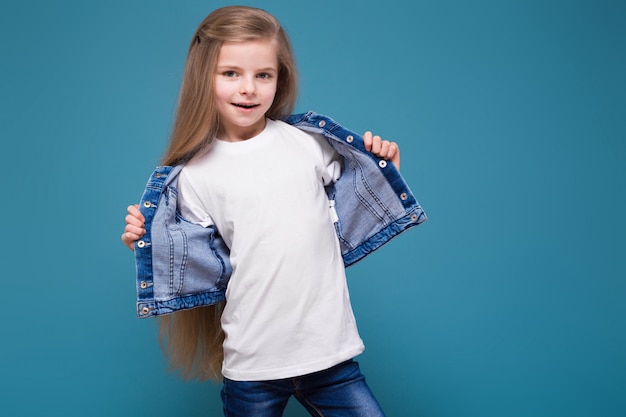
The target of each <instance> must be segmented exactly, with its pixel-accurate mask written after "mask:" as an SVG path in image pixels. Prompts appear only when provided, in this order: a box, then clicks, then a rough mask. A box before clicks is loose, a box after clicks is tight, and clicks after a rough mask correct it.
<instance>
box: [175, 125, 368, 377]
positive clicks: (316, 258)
mask: <svg viewBox="0 0 626 417" xmlns="http://www.w3.org/2000/svg"><path fill="white" fill-rule="evenodd" d="M339 160H340V157H339V156H338V154H337V153H336V151H335V150H334V149H333V148H332V147H331V146H330V145H329V144H328V143H327V142H326V140H325V139H324V138H323V137H322V136H319V135H312V134H308V133H305V132H303V131H301V130H299V129H297V128H295V127H293V126H290V125H288V124H286V123H284V122H280V121H271V120H268V121H267V125H266V128H265V130H264V131H263V132H262V133H261V134H259V135H258V136H255V137H253V138H250V139H248V140H245V141H242V142H224V141H220V140H215V141H214V142H213V144H212V145H211V147H210V149H209V150H208V151H207V152H206V153H205V154H202V155H201V156H199V157H197V158H194V159H193V160H192V161H190V162H189V163H188V164H187V165H186V166H185V167H184V168H183V170H182V171H181V174H180V178H179V182H178V186H179V194H180V195H179V201H180V203H179V204H180V211H181V214H182V215H183V217H185V218H186V219H188V220H190V221H192V222H196V223H199V224H202V225H204V226H208V225H210V224H215V226H216V227H217V229H218V231H219V232H220V233H221V235H222V237H223V238H224V241H225V242H226V244H227V245H228V246H229V247H230V250H231V253H230V260H231V263H232V266H233V274H232V276H231V278H230V281H229V284H228V288H227V291H226V300H227V302H226V307H225V310H224V313H223V315H222V328H223V329H224V332H225V334H226V340H225V341H224V364H223V370H222V372H223V374H224V376H225V377H227V378H229V379H233V380H239V381H259V380H270V379H280V378H288V377H293V376H299V375H305V374H308V373H312V372H317V371H320V370H323V369H327V368H329V367H331V366H334V365H336V364H338V363H340V362H343V361H345V360H348V359H351V358H353V357H354V356H356V355H358V354H360V353H361V352H363V349H364V347H363V342H362V341H361V338H360V337H359V334H358V331H357V327H356V322H355V319H354V315H353V312H352V307H351V305H350V298H349V295H348V288H347V284H346V277H345V269H344V266H343V261H342V258H341V253H340V249H339V242H338V240H337V236H336V234H335V230H334V225H333V222H332V220H331V214H330V211H329V203H328V198H327V196H326V193H325V192H324V185H325V184H329V183H330V182H332V181H334V180H336V179H337V178H338V176H339V173H340V163H339Z"/></svg>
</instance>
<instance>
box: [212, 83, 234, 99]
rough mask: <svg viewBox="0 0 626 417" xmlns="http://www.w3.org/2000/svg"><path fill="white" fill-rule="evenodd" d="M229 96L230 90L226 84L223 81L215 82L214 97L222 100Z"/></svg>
mask: <svg viewBox="0 0 626 417" xmlns="http://www.w3.org/2000/svg"><path fill="white" fill-rule="evenodd" d="M230 96H231V91H230V89H229V88H228V85H227V84H224V83H219V82H216V83H215V98H216V99H218V100H224V99H227V98H229V97H230Z"/></svg>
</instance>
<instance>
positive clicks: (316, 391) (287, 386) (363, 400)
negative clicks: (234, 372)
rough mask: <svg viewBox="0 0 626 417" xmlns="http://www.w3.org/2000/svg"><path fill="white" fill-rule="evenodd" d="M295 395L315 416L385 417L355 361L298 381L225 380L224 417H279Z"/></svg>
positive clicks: (297, 379)
mask: <svg viewBox="0 0 626 417" xmlns="http://www.w3.org/2000/svg"><path fill="white" fill-rule="evenodd" d="M292 395H293V396H294V397H295V398H296V399H297V400H298V401H299V402H300V403H301V404H302V405H303V406H304V408H306V410H307V411H308V412H309V414H311V415H312V416H317V417H320V416H324V417H331V416H332V417H349V416H351V417H383V416H384V414H383V411H382V410H381V408H380V406H379V405H378V402H377V401H376V399H375V398H374V395H373V394H372V392H371V390H370V388H369V387H368V385H367V383H366V382H365V377H364V376H363V374H361V370H360V369H359V365H358V363H357V362H355V361H353V360H349V361H346V362H343V363H340V364H338V365H336V366H333V367H332V368H329V369H326V370H324V371H320V372H315V373H312V374H308V375H303V376H299V377H295V378H285V379H278V380H273V381H254V382H248V381H231V380H229V379H225V380H224V386H223V388H222V402H223V404H224V416H226V417H248V416H255V417H280V416H282V415H283V411H284V409H285V406H286V405H287V401H288V400H289V398H290V397H291V396H292Z"/></svg>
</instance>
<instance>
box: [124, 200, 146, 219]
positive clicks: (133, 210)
mask: <svg viewBox="0 0 626 417" xmlns="http://www.w3.org/2000/svg"><path fill="white" fill-rule="evenodd" d="M127 211H128V214H130V215H131V216H133V217H135V218H137V219H138V220H139V221H140V222H141V223H144V222H145V221H146V219H145V218H144V217H143V214H141V211H139V204H134V205H132V206H128V208H127Z"/></svg>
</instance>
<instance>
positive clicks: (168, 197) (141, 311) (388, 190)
mask: <svg viewBox="0 0 626 417" xmlns="http://www.w3.org/2000/svg"><path fill="white" fill-rule="evenodd" d="M285 122H287V123H289V124H291V125H293V126H295V127H297V128H299V129H302V130H304V131H308V132H311V133H320V134H322V135H324V136H325V137H326V138H327V139H328V141H329V143H330V144H331V145H332V146H333V147H334V148H335V149H336V150H337V152H338V153H339V154H341V155H342V157H343V170H342V174H341V177H340V178H339V179H338V180H337V182H336V183H334V184H332V185H330V186H328V187H327V188H326V192H327V194H328V198H329V204H330V209H331V210H334V212H335V214H336V223H335V230H336V232H337V236H338V238H339V242H340V247H341V253H342V256H343V261H344V264H345V266H346V267H348V266H350V265H352V264H354V263H355V262H357V261H359V260H361V259H363V258H364V257H365V256H367V255H368V254H369V253H371V252H373V251H374V250H376V249H378V248H380V247H381V246H382V245H384V244H385V243H387V242H388V241H390V240H391V239H392V238H393V237H395V236H397V235H398V234H400V233H402V232H404V231H405V230H407V229H409V228H411V227H413V226H417V225H419V224H421V223H422V222H424V221H425V220H426V215H425V214H424V211H423V210H422V208H421V206H420V205H419V203H418V202H417V200H416V199H415V197H414V195H413V193H412V191H411V190H410V188H409V186H408V184H407V183H406V182H405V180H404V178H403V177H402V176H401V175H400V173H399V172H398V170H397V169H396V168H395V166H394V165H393V164H392V163H387V161H385V160H384V159H380V158H378V157H376V156H375V155H373V154H372V153H370V152H368V151H366V150H365V147H364V143H363V138H362V137H361V136H360V135H359V134H357V133H355V132H352V131H350V130H348V129H346V128H344V127H343V126H341V125H340V124H338V123H337V122H335V121H334V120H332V119H331V118H329V117H326V116H323V115H320V114H316V113H313V112H309V113H303V114H298V115H292V116H290V117H288V118H286V119H285ZM181 169H182V166H176V167H171V166H160V167H156V169H155V170H154V172H153V173H152V175H151V176H150V179H149V180H148V183H147V184H146V188H145V190H144V193H143V196H142V198H141V201H140V210H141V212H142V214H143V215H144V217H145V220H146V221H145V229H146V234H145V235H144V236H143V237H142V239H141V240H139V241H137V242H136V243H135V264H136V268H137V315H138V317H140V318H145V317H150V316H154V315H160V314H167V313H173V312H175V311H178V310H184V309H190V308H193V307H198V306H205V305H210V304H214V303H217V302H219V301H221V300H224V298H225V291H226V286H227V285H228V280H229V278H230V274H231V273H232V267H231V265H230V260H229V249H228V247H227V246H226V244H225V243H224V241H223V240H222V239H221V237H220V235H219V232H218V231H217V230H216V229H215V228H214V227H212V226H211V227H207V228H205V227H203V226H200V225H197V224H193V223H191V222H188V221H186V220H185V219H183V218H182V217H181V216H180V214H179V213H178V211H177V190H176V184H177V176H178V174H179V173H180V170H181Z"/></svg>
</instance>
